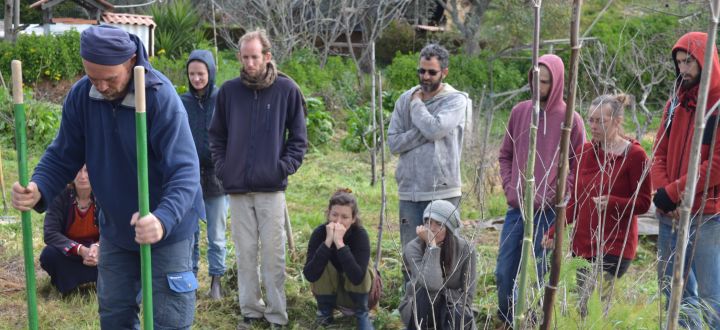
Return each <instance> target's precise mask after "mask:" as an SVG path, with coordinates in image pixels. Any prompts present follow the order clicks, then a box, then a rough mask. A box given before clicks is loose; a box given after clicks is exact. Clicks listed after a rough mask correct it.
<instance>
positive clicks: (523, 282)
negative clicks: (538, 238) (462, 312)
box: [513, 0, 542, 329]
mask: <svg viewBox="0 0 720 330" xmlns="http://www.w3.org/2000/svg"><path fill="white" fill-rule="evenodd" d="M541 3H542V1H541V0H536V1H533V7H534V8H533V9H534V11H535V31H534V36H533V48H532V64H533V73H532V79H533V86H532V90H533V94H532V105H533V114H532V123H530V132H529V134H530V138H529V148H528V149H529V150H528V156H527V166H526V167H525V177H526V178H527V179H525V191H524V192H523V193H524V196H523V197H524V198H523V199H524V203H525V212H524V214H523V223H524V225H523V230H524V232H523V241H522V254H521V258H520V279H519V280H518V284H517V286H518V295H517V301H515V312H514V314H513V315H514V320H513V323H514V327H513V328H515V329H522V327H523V325H524V323H525V317H526V315H525V313H526V311H525V287H526V286H527V273H528V261H529V260H530V254H531V253H532V246H533V237H532V233H533V218H534V215H535V212H534V210H533V206H534V205H533V203H534V201H535V150H536V149H537V146H536V145H535V141H536V140H537V127H538V118H539V117H540V68H539V67H538V53H539V52H540V5H541Z"/></svg>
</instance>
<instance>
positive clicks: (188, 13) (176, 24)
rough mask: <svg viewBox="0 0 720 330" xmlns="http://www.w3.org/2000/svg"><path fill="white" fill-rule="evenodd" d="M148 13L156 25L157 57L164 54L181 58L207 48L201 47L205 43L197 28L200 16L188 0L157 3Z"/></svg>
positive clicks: (201, 31) (201, 33)
mask: <svg viewBox="0 0 720 330" xmlns="http://www.w3.org/2000/svg"><path fill="white" fill-rule="evenodd" d="M150 12H151V15H152V16H153V18H154V19H155V23H157V29H156V30H155V38H156V49H158V55H163V52H164V55H165V56H168V57H170V58H182V55H183V54H185V53H189V52H190V51H192V50H193V49H195V48H208V47H202V46H201V44H203V43H205V44H207V41H206V40H205V36H204V34H203V30H202V29H200V28H199V27H200V25H201V22H200V15H199V14H198V12H197V11H196V10H195V8H193V6H192V4H191V3H190V1H189V0H175V1H171V2H169V3H166V4H163V3H158V4H155V5H153V6H152V7H151V8H150ZM205 46H207V45H205Z"/></svg>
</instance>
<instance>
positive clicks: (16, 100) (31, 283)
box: [10, 60, 38, 330]
mask: <svg viewBox="0 0 720 330" xmlns="http://www.w3.org/2000/svg"><path fill="white" fill-rule="evenodd" d="M10 65H11V68H12V84H13V93H12V94H13V95H12V96H13V104H14V112H15V147H16V149H17V158H18V177H19V181H20V185H21V186H23V187H27V185H28V183H29V181H30V179H29V178H28V166H27V135H26V134H25V104H24V103H23V90H22V63H21V62H20V61H18V60H13V61H12V62H11V64H10ZM21 217H22V234H23V242H22V246H23V255H24V256H25V293H26V296H27V310H28V329H33V330H37V328H38V312H37V300H36V299H37V293H36V290H37V289H36V287H35V261H34V260H35V258H34V257H33V242H32V227H31V224H32V222H31V221H32V219H31V217H30V211H22V212H21Z"/></svg>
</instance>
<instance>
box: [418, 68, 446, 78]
mask: <svg viewBox="0 0 720 330" xmlns="http://www.w3.org/2000/svg"><path fill="white" fill-rule="evenodd" d="M417 73H418V74H419V75H421V76H422V75H425V73H427V74H429V75H430V76H436V75H437V74H438V73H440V71H437V70H432V69H431V70H425V69H423V68H418V69H417Z"/></svg>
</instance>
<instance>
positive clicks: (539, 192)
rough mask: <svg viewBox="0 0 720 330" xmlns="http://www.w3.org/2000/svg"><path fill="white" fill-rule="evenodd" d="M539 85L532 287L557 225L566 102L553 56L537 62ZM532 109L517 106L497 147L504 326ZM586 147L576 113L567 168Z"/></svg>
mask: <svg viewBox="0 0 720 330" xmlns="http://www.w3.org/2000/svg"><path fill="white" fill-rule="evenodd" d="M538 62H539V76H540V77H539V78H540V79H539V80H540V86H538V87H539V90H540V116H539V118H538V119H539V122H538V130H537V140H536V141H537V144H536V150H535V155H534V157H535V169H534V172H533V174H534V175H535V198H534V202H533V206H534V208H533V210H534V213H535V214H534V215H533V229H534V232H533V244H534V248H533V251H534V256H535V260H536V268H537V276H538V278H537V279H536V281H535V282H536V283H538V284H540V283H541V282H542V279H543V277H544V276H545V272H546V271H547V260H546V250H545V249H544V248H543V246H542V239H543V235H544V234H545V232H547V230H548V228H549V227H550V226H551V225H552V224H553V223H554V221H555V212H554V210H553V207H554V206H555V189H556V186H557V166H558V162H559V161H560V159H559V153H560V136H561V135H562V127H563V124H564V122H565V101H563V86H564V81H565V78H564V74H565V66H564V65H563V62H562V59H561V58H560V57H558V56H556V55H551V54H548V55H543V56H541V57H540V58H539V60H538ZM528 80H529V82H530V85H532V82H533V76H532V71H531V72H530V74H529V75H528ZM532 114H533V104H532V101H531V100H526V101H523V102H520V103H518V104H517V105H516V106H515V107H514V108H513V109H512V112H511V113H510V119H509V120H508V126H507V131H506V133H505V137H504V139H503V142H502V146H501V147H500V155H499V161H500V176H501V177H502V185H503V190H504V191H505V198H506V199H507V204H508V210H507V213H506V215H505V223H504V224H503V229H502V232H501V234H500V249H499V251H498V257H497V265H496V268H495V279H496V282H497V289H498V300H499V302H498V307H499V313H498V314H499V317H500V320H501V321H502V322H504V324H505V325H506V326H507V325H510V324H512V320H513V306H514V301H515V295H516V293H515V288H516V284H515V278H516V276H517V273H518V268H519V266H520V255H521V253H522V240H523V232H524V224H523V214H522V212H523V208H522V206H523V205H522V201H523V191H522V189H523V185H524V184H525V183H524V180H523V179H524V177H525V174H524V172H525V170H526V166H527V161H528V151H529V150H530V123H531V121H532ZM583 143H585V126H584V125H583V121H582V118H581V117H580V115H579V114H578V113H577V112H575V113H574V114H573V125H572V128H571V132H570V152H571V154H570V156H571V157H570V168H573V166H574V164H575V159H574V158H573V157H572V156H573V154H572V153H573V150H575V149H576V148H577V147H579V146H581V145H583ZM573 180H574V173H573V171H570V172H569V173H568V189H567V191H572V189H571V187H572V183H573Z"/></svg>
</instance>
